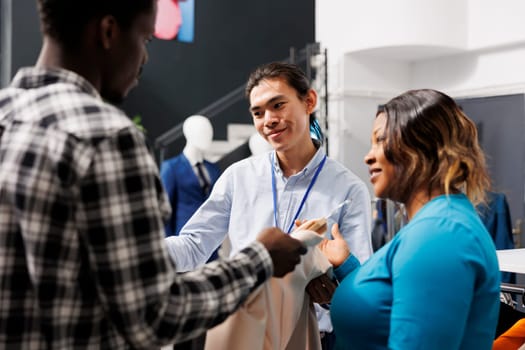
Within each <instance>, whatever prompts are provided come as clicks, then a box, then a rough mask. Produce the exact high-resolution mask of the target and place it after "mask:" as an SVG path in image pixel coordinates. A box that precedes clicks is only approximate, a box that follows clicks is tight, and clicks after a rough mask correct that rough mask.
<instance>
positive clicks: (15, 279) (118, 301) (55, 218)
mask: <svg viewBox="0 0 525 350" xmlns="http://www.w3.org/2000/svg"><path fill="white" fill-rule="evenodd" d="M0 132H1V142H0V348H4V347H12V348H16V349H78V348H96V349H99V348H111V349H119V348H127V347H134V348H152V347H158V346H159V345H161V344H165V343H170V342H174V341H181V340H184V339H188V338H191V337H194V336H196V335H198V334H199V333H202V332H203V330H204V329H206V328H209V327H210V326H212V325H214V324H217V323H218V322H220V321H222V320H224V319H225V318H226V317H227V315H228V314H229V313H231V312H232V311H233V310H234V309H235V308H236V307H237V306H238V305H239V304H240V302H241V301H242V299H243V298H244V297H246V296H247V294H248V293H249V292H250V291H251V290H253V289H254V288H256V287H257V286H258V285H260V284H261V283H262V282H264V281H265V280H266V279H267V278H269V276H270V275H271V273H272V263H271V260H270V257H269V255H268V253H267V251H266V250H265V249H264V248H263V246H262V245H261V244H259V243H254V244H252V245H251V246H250V247H248V248H246V249H245V250H243V251H242V252H241V253H240V254H239V255H237V256H236V258H235V259H233V260H231V261H228V262H217V263H213V264H210V265H208V266H206V267H204V268H202V269H200V270H198V271H195V272H190V273H187V274H184V275H180V274H176V273H175V272H174V269H173V266H172V263H171V261H170V260H169V258H168V255H167V252H166V249H165V246H164V241H163V236H164V234H163V227H164V224H163V222H164V218H166V217H168V216H169V214H170V209H169V204H168V202H167V200H166V196H165V194H164V191H163V189H162V185H161V182H160V180H159V176H158V171H157V167H156V165H155V163H154V161H153V159H152V158H151V156H150V154H149V153H148V150H147V147H146V145H145V141H144V138H143V135H142V134H141V132H140V131H138V130H137V129H136V127H135V126H134V125H133V123H131V122H130V120H129V119H128V118H127V117H126V116H125V115H124V114H123V113H122V112H121V111H120V110H118V109H117V108H115V107H113V106H110V105H108V104H106V103H104V102H103V101H102V99H101V98H100V96H99V95H98V93H97V91H96V90H95V89H94V88H93V86H91V85H90V84H89V83H88V82H87V81H86V80H84V79H83V78H81V77H80V76H78V75H76V74H75V73H72V72H68V71H65V70H58V69H53V70H51V69H41V68H25V69H23V70H21V71H20V72H19V73H18V74H17V76H16V77H15V79H14V80H13V83H12V84H11V86H10V87H8V88H7V89H4V90H2V91H0Z"/></svg>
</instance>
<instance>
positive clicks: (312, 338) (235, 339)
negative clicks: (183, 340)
mask: <svg viewBox="0 0 525 350" xmlns="http://www.w3.org/2000/svg"><path fill="white" fill-rule="evenodd" d="M330 268H331V265H330V263H329V262H328V260H327V259H326V257H325V256H324V255H323V253H321V251H320V250H319V248H317V247H314V248H310V249H309V251H308V253H307V254H306V255H305V256H303V257H302V261H301V263H300V264H299V265H297V267H296V268H295V270H294V271H293V272H291V273H289V274H288V275H286V276H285V277H283V278H272V279H271V280H270V281H268V282H266V283H265V284H263V285H262V286H261V287H260V288H259V289H257V290H256V291H254V292H253V293H252V294H251V295H250V296H249V298H248V300H247V301H246V302H245V303H244V304H243V305H242V306H241V308H240V309H239V310H238V311H237V312H236V313H234V314H233V315H231V316H230V317H228V318H227V319H226V320H225V321H224V322H223V323H221V324H220V325H218V326H216V327H215V328H213V329H211V330H209V331H208V333H207V335H206V346H205V350H298V349H300V350H320V349H321V340H320V338H319V330H318V327H317V318H316V315H315V311H314V308H313V305H312V303H311V302H310V298H309V296H308V294H306V293H305V288H306V285H307V284H308V282H310V281H311V280H312V279H314V278H316V277H318V276H320V275H322V274H323V273H325V272H327V271H328V270H329V269H330Z"/></svg>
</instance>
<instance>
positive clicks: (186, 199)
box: [160, 115, 221, 261]
mask: <svg viewBox="0 0 525 350" xmlns="http://www.w3.org/2000/svg"><path fill="white" fill-rule="evenodd" d="M182 131H183V133H184V137H185V138H186V146H185V147H184V150H183V151H182V154H179V155H178V156H176V157H174V158H171V159H168V160H165V161H164V162H162V164H161V166H160V177H161V180H162V183H163V185H164V188H165V190H166V193H167V194H168V198H169V202H170V205H171V210H172V214H171V218H170V220H169V221H168V222H167V223H166V226H165V232H166V237H168V236H174V235H175V236H176V235H178V234H179V232H180V230H181V228H182V227H183V226H184V224H186V222H187V221H188V220H189V219H190V218H191V216H192V215H193V214H194V213H195V212H196V211H197V209H199V207H200V206H201V204H202V203H204V202H205V201H206V199H207V198H208V196H209V193H210V192H211V189H212V188H213V185H214V184H215V182H216V181H217V179H218V178H219V175H220V173H221V171H220V169H219V167H218V166H217V165H215V164H214V163H211V162H209V161H207V160H205V159H204V153H205V151H206V150H207V149H209V148H210V146H211V143H212V140H213V127H212V125H211V122H210V121H209V119H208V118H206V117H204V116H201V115H193V116H190V117H188V118H187V119H186V120H185V121H184V124H183V125H182ZM197 163H201V164H202V165H204V172H205V173H207V174H204V177H205V178H206V182H207V184H208V185H209V186H208V188H206V189H205V188H204V187H203V181H202V180H200V179H199V175H198V171H197V168H196V164H197ZM217 256H218V254H217V251H215V252H213V254H212V255H211V257H210V259H209V260H208V261H211V260H215V259H216V258H217Z"/></svg>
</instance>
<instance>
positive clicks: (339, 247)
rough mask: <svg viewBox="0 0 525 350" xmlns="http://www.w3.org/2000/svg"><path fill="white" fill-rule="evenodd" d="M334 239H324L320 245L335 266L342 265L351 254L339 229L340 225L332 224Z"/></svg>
mask: <svg viewBox="0 0 525 350" xmlns="http://www.w3.org/2000/svg"><path fill="white" fill-rule="evenodd" d="M332 237H333V239H323V240H322V241H321V243H319V245H318V247H319V249H320V250H321V251H322V252H323V254H324V255H325V256H326V258H327V259H328V261H329V262H330V263H331V264H332V265H333V266H334V267H338V266H340V265H341V264H342V263H343V262H344V261H345V260H346V259H347V258H348V256H349V255H350V248H349V247H348V244H346V241H345V240H344V238H343V235H341V232H340V231H339V225H338V224H334V225H333V226H332Z"/></svg>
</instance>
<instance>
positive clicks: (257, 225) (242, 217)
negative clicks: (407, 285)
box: [166, 147, 372, 271]
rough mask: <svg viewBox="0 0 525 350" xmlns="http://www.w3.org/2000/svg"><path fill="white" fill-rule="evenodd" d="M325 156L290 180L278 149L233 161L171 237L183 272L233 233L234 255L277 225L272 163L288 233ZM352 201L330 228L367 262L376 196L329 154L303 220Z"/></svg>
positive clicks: (281, 218)
mask: <svg viewBox="0 0 525 350" xmlns="http://www.w3.org/2000/svg"><path fill="white" fill-rule="evenodd" d="M324 156H325V152H324V149H323V148H322V147H320V148H319V150H318V151H317V153H316V154H315V155H314V157H313V158H312V159H311V160H310V162H309V163H308V164H307V165H306V166H305V168H304V169H303V170H302V171H300V172H299V173H297V174H295V175H292V176H290V177H288V178H286V177H285V176H284V175H283V172H282V170H281V168H280V166H279V163H278V161H277V157H276V155H275V152H274V151H271V152H268V153H264V154H261V155H258V156H254V157H250V158H247V159H244V160H241V161H239V162H237V163H235V164H233V165H231V166H230V167H229V168H228V169H226V170H225V171H224V173H223V174H222V175H221V177H220V178H219V179H218V180H217V182H216V183H215V186H214V187H213V191H212V192H211V194H210V197H209V198H208V199H207V200H206V202H204V204H203V205H202V206H201V207H200V208H199V209H198V210H197V212H195V214H194V215H193V217H192V218H191V219H190V220H189V221H188V222H187V223H186V225H185V226H184V227H183V228H182V230H181V232H180V235H179V236H176V237H167V238H166V243H167V246H168V250H169V252H170V255H171V257H172V258H173V260H174V261H175V264H176V268H177V270H178V271H190V270H193V269H195V268H196V267H197V266H199V265H202V264H204V263H205V262H206V260H207V259H208V258H209V256H210V254H211V253H212V252H213V251H214V250H215V249H216V248H217V247H219V246H220V245H221V243H222V242H223V240H224V239H225V237H226V236H227V235H228V236H229V239H230V242H231V254H234V253H235V252H238V251H239V250H241V249H242V248H244V247H246V246H247V245H248V244H250V242H252V241H254V240H255V239H256V237H257V235H258V234H259V232H260V231H261V230H262V229H263V228H266V227H270V226H275V222H274V211H273V199H272V167H274V170H275V179H276V187H277V205H278V220H279V222H278V226H279V227H280V228H281V229H282V230H283V231H286V230H287V229H288V227H289V225H290V223H291V222H292V220H293V218H294V216H295V214H296V212H297V209H298V207H299V205H300V203H301V200H302V198H303V196H304V193H305V191H306V189H307V188H308V185H309V184H310V182H311V180H312V177H313V176H314V174H315V171H316V169H317V167H318V166H319V164H320V163H321V161H322V160H323V158H324ZM272 159H274V161H272ZM346 199H351V202H350V203H349V204H348V205H346V206H344V207H343V208H341V210H340V211H339V212H337V213H336V214H334V215H333V216H332V217H330V218H329V220H328V227H329V229H328V232H330V228H331V226H332V224H333V223H335V222H337V223H338V224H339V229H340V231H341V233H342V234H343V236H344V237H345V239H346V241H347V242H348V245H349V246H350V249H351V250H352V254H354V255H355V256H356V257H357V258H358V259H359V260H360V261H361V262H363V261H365V260H366V259H367V258H368V257H369V256H370V255H371V254H372V246H371V241H370V232H371V221H372V219H371V202H370V195H369V193H368V189H367V188H366V186H365V184H364V183H363V181H361V180H360V179H359V178H358V177H357V176H356V175H355V174H353V173H352V172H351V171H350V170H348V169H346V168H345V167H344V166H343V165H341V164H340V163H338V162H336V161H334V160H332V159H330V158H327V160H326V163H325V165H324V167H323V169H322V170H321V172H320V174H319V177H318V178H317V180H316V182H315V184H314V185H313V187H312V190H311V192H310V194H309V195H308V198H307V199H306V202H305V204H304V206H303V208H302V210H301V212H300V213H299V219H303V220H306V219H313V218H319V217H323V216H325V215H328V214H329V213H330V212H331V211H332V209H333V208H335V207H336V206H337V205H338V204H340V203H341V202H343V201H344V200H346Z"/></svg>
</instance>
